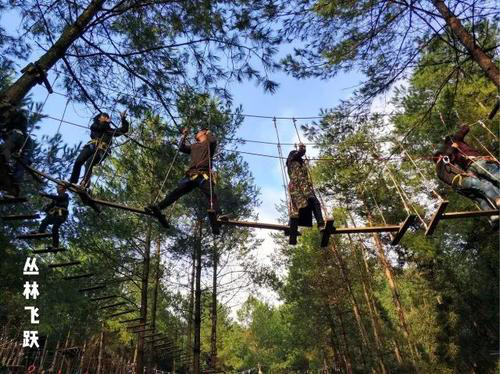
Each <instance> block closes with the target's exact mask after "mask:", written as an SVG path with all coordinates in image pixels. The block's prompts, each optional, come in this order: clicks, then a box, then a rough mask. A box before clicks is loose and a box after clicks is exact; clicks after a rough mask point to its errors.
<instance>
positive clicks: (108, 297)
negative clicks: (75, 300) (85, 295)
mask: <svg viewBox="0 0 500 374" xmlns="http://www.w3.org/2000/svg"><path fill="white" fill-rule="evenodd" d="M117 297H120V296H119V295H105V296H99V297H94V298H92V299H90V301H101V300H109V299H115V298H117Z"/></svg>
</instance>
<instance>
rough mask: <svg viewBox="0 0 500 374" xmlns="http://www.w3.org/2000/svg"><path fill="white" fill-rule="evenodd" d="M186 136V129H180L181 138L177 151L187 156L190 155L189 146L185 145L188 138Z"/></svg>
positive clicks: (187, 131)
mask: <svg viewBox="0 0 500 374" xmlns="http://www.w3.org/2000/svg"><path fill="white" fill-rule="evenodd" d="M188 134H189V130H188V128H187V127H184V128H183V129H182V138H181V141H180V142H179V151H181V152H182V153H186V154H188V155H189V154H191V145H189V144H186V137H187V136H188Z"/></svg>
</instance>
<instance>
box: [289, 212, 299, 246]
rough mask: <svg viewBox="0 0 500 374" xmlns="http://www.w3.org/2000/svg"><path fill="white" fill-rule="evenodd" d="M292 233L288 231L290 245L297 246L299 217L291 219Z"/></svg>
mask: <svg viewBox="0 0 500 374" xmlns="http://www.w3.org/2000/svg"><path fill="white" fill-rule="evenodd" d="M289 222H290V229H289V230H290V231H288V236H289V237H288V244H290V245H295V244H297V236H298V233H299V218H298V217H290V221H289Z"/></svg>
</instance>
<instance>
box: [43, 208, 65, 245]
mask: <svg viewBox="0 0 500 374" xmlns="http://www.w3.org/2000/svg"><path fill="white" fill-rule="evenodd" d="M64 222H66V217H65V216H53V215H50V214H47V216H46V217H45V218H44V219H43V220H42V223H41V224H40V227H39V228H38V232H45V231H46V230H47V226H49V225H52V246H53V247H54V248H59V228H60V227H61V225H62V224H63V223H64Z"/></svg>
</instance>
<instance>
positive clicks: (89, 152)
mask: <svg viewBox="0 0 500 374" xmlns="http://www.w3.org/2000/svg"><path fill="white" fill-rule="evenodd" d="M108 153H109V152H107V151H105V150H103V149H97V147H96V146H95V145H94V144H86V145H85V147H83V149H82V151H81V152H80V154H79V155H78V157H77V158H76V161H75V165H74V166H73V171H72V172H71V178H70V179H69V181H70V183H78V179H80V171H81V169H82V166H83V164H85V176H84V179H85V180H90V177H91V176H92V169H93V168H94V166H95V165H97V164H99V163H100V162H101V161H103V160H104V159H105V158H106V157H108Z"/></svg>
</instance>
